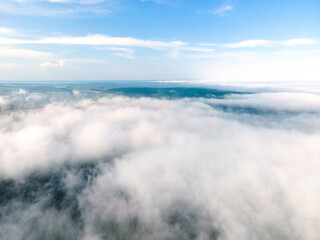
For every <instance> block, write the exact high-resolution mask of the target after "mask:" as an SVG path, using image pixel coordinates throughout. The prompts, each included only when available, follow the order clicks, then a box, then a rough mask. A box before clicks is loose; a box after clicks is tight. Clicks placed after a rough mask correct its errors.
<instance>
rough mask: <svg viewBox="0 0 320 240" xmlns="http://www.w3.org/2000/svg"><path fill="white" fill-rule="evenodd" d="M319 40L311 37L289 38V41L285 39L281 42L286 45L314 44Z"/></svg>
mask: <svg viewBox="0 0 320 240" xmlns="http://www.w3.org/2000/svg"><path fill="white" fill-rule="evenodd" d="M316 42H317V41H316V40H314V39H309V38H295V39H289V40H287V41H283V42H282V43H281V44H282V45H284V46H298V45H309V44H314V43H316Z"/></svg>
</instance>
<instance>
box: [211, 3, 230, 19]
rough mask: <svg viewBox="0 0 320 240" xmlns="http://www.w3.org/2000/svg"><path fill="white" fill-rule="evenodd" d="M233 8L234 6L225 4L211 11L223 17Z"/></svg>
mask: <svg viewBox="0 0 320 240" xmlns="http://www.w3.org/2000/svg"><path fill="white" fill-rule="evenodd" d="M232 10H233V6H231V5H225V6H222V7H220V8H217V9H215V10H214V11H211V13H213V14H215V15H218V16H221V17H223V16H226V14H227V13H228V12H230V11H232Z"/></svg>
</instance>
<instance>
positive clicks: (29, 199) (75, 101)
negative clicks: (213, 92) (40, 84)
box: [0, 89, 320, 240]
mask: <svg viewBox="0 0 320 240" xmlns="http://www.w3.org/2000/svg"><path fill="white" fill-rule="evenodd" d="M68 94H69V95H68ZM68 94H66V93H63V92H62V94H60V93H59V94H58V96H60V100H59V101H56V100H55V99H57V96H55V97H54V96H52V93H50V92H47V93H45V92H29V91H28V90H27V91H26V90H24V89H20V90H19V89H16V90H15V91H13V92H11V93H8V94H4V95H2V97H1V98H0V104H1V105H0V106H1V108H2V109H3V110H5V112H3V113H2V114H1V116H0V117H1V121H0V123H1V124H0V150H1V151H0V159H1V161H0V175H1V176H2V180H1V182H0V190H1V191H3V189H4V188H5V187H6V186H11V187H10V188H8V189H9V190H10V191H12V193H11V195H10V196H11V197H9V195H8V196H7V195H5V196H7V197H5V198H4V200H2V204H1V207H0V211H1V217H0V222H1V224H0V232H1V234H2V235H0V236H1V237H2V238H5V239H6V238H8V239H37V238H40V237H41V236H42V238H43V236H44V237H45V238H48V239H49V238H54V237H57V236H60V237H62V238H67V239H211V240H214V239H222V240H229V239H230V240H231V239H235V238H240V239H270V240H271V239H281V240H282V239H283V240H289V239H290V240H292V239H303V238H305V239H310V240H313V239H317V238H318V236H319V214H318V212H319V210H320V209H319V207H318V204H317V203H318V202H319V201H320V194H318V191H317V186H318V184H319V181H320V178H319V176H318V172H319V169H320V161H319V155H320V150H319V148H318V142H319V140H320V132H319V130H318V129H319V124H320V122H319V117H318V113H319V105H320V100H319V96H318V95H315V94H307V93H288V92H286V93H283V92H276V93H255V94H250V95H248V94H244V95H242V94H240V95H229V96H227V97H226V98H222V99H202V98H193V99H192V98H185V99H177V100H167V99H161V98H160V99H152V98H147V97H142V98H129V97H125V96H112V95H110V96H107V97H98V98H96V99H91V98H88V97H85V96H86V95H84V94H85V92H84V91H81V90H80V91H79V90H74V91H73V92H71V93H68ZM70 94H73V95H74V96H73V97H71V98H70V96H72V95H70ZM19 99H20V100H19ZM21 99H22V100H21ZM284 99H287V100H288V101H284ZM21 101H22V102H23V103H24V104H25V105H23V106H21V105H20V110H19V111H18V110H14V109H15V108H17V107H18V106H19V102H21ZM310 103H311V104H310ZM41 104H42V106H41ZM37 105H39V107H38V108H35V107H32V108H31V109H29V110H26V109H27V108H30V107H31V106H37ZM10 106H11V108H10ZM28 106H29V107H28ZM9 109H11V110H10V111H9ZM23 109H25V110H23ZM10 179H11V180H10ZM10 184H12V185H10ZM27 189H29V190H28V191H27ZM7 191H8V190H7ZM14 191H15V192H14ZM21 191H22V192H23V191H26V194H27V193H30V192H33V195H28V194H27V195H25V197H24V198H23V197H22V196H23V195H20V193H21ZM14 194H16V195H14ZM12 196H17V197H12ZM43 209H45V211H43ZM18 216H19V217H18ZM30 218H31V219H33V221H29V220H28V219H30ZM57 219H59V221H57ZM31 222H36V223H38V224H39V225H38V227H37V230H35V229H34V228H32V223H31Z"/></svg>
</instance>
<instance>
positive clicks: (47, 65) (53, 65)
mask: <svg viewBox="0 0 320 240" xmlns="http://www.w3.org/2000/svg"><path fill="white" fill-rule="evenodd" d="M65 64H66V63H65V61H63V60H60V61H59V62H57V63H53V62H43V63H41V64H40V66H41V67H44V68H57V67H63V66H64V65H65Z"/></svg>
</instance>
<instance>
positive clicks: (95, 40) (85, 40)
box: [0, 34, 186, 49]
mask: <svg viewBox="0 0 320 240" xmlns="http://www.w3.org/2000/svg"><path fill="white" fill-rule="evenodd" d="M0 44H64V45H106V46H108V45H109V46H131V47H145V48H154V49H157V48H160V49H161V48H174V47H180V46H184V45H186V43H185V42H181V41H171V42H165V41H154V40H144V39H138V38H133V37H111V36H106V35H101V34H94V35H87V36H85V37H48V38H42V39H38V40H27V39H10V38H0Z"/></svg>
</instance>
